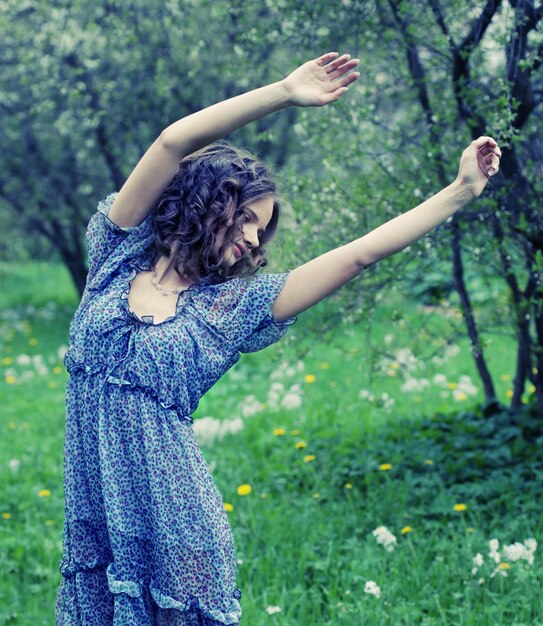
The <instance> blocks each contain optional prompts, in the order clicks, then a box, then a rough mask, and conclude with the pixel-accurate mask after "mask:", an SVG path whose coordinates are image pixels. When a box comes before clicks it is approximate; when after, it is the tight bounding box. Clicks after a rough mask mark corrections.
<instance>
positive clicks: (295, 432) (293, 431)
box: [290, 430, 300, 435]
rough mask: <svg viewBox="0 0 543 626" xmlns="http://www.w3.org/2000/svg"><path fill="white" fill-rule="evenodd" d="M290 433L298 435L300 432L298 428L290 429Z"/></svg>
mask: <svg viewBox="0 0 543 626" xmlns="http://www.w3.org/2000/svg"><path fill="white" fill-rule="evenodd" d="M290 434H291V435H299V434H300V431H299V430H291V431H290Z"/></svg>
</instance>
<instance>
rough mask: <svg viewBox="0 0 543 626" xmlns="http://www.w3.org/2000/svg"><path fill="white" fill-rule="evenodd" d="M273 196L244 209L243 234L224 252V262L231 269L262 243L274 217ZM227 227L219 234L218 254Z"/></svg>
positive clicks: (249, 203)
mask: <svg viewBox="0 0 543 626" xmlns="http://www.w3.org/2000/svg"><path fill="white" fill-rule="evenodd" d="M273 204H274V201H273V196H266V197H265V198H259V199H257V200H251V201H249V202H248V203H247V205H246V206H245V207H244V208H243V215H244V218H243V219H244V221H243V223H242V230H241V234H239V235H237V237H236V239H235V240H234V241H232V242H231V243H230V244H229V245H228V246H227V247H226V248H225V250H224V252H223V254H222V260H223V262H224V263H225V264H226V265H228V266H229V267H231V266H232V265H234V263H237V262H238V261H239V260H240V259H242V258H245V257H247V256H249V255H250V253H251V250H253V249H254V248H258V246H259V245H260V244H261V242H262V236H263V234H264V232H265V230H266V228H267V227H268V224H269V223H270V220H271V218H272V215H273ZM227 228H228V227H227V226H223V227H222V228H221V229H220V230H219V232H218V233H217V238H216V241H215V252H216V253H218V251H219V249H220V247H221V246H222V244H223V242H224V236H225V233H226V230H227Z"/></svg>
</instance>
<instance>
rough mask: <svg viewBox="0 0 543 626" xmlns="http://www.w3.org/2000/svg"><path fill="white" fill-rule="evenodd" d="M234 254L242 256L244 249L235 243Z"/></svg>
mask: <svg viewBox="0 0 543 626" xmlns="http://www.w3.org/2000/svg"><path fill="white" fill-rule="evenodd" d="M234 254H235V255H236V256H237V257H238V259H239V258H240V257H242V256H243V255H244V251H243V250H242V249H241V248H240V246H238V244H237V243H235V244H234Z"/></svg>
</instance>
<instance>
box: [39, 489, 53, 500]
mask: <svg viewBox="0 0 543 626" xmlns="http://www.w3.org/2000/svg"><path fill="white" fill-rule="evenodd" d="M38 495H39V496H40V498H48V497H49V496H50V495H51V492H50V491H49V489H40V491H38Z"/></svg>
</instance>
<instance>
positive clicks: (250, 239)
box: [243, 227, 259, 249]
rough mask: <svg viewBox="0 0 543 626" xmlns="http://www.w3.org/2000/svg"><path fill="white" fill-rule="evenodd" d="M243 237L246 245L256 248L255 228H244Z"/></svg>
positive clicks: (256, 236)
mask: <svg viewBox="0 0 543 626" xmlns="http://www.w3.org/2000/svg"><path fill="white" fill-rule="evenodd" d="M243 238H244V239H245V242H246V243H247V245H248V246H250V247H251V249H252V248H258V243H259V242H258V233H257V230H256V228H251V227H249V228H246V229H245V231H244V233H243Z"/></svg>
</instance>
